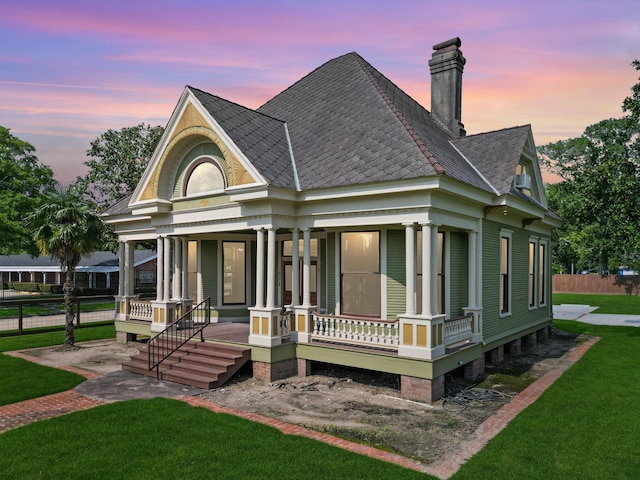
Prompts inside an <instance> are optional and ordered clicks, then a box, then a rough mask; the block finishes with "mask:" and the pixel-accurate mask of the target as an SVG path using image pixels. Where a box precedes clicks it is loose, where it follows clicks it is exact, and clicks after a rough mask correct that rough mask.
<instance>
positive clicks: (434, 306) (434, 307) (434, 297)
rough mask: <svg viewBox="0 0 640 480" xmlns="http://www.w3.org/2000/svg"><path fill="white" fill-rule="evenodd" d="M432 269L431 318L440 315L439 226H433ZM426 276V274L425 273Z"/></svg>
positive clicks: (430, 271)
mask: <svg viewBox="0 0 640 480" xmlns="http://www.w3.org/2000/svg"><path fill="white" fill-rule="evenodd" d="M430 254H431V268H430V269H429V276H430V282H429V283H430V284H431V285H430V291H431V302H430V303H431V311H430V312H429V313H430V314H431V316H434V315H438V314H439V313H440V312H439V311H438V225H435V224H431V251H430ZM423 276H424V272H423Z"/></svg>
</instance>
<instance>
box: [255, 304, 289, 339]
mask: <svg viewBox="0 0 640 480" xmlns="http://www.w3.org/2000/svg"><path fill="white" fill-rule="evenodd" d="M281 312H282V309H281V308H280V307H251V308H249V317H250V328H251V330H250V332H251V333H250V334H249V343H250V344H251V345H259V346H262V347H273V346H276V345H280V344H281V343H282V333H281V332H280V315H281Z"/></svg>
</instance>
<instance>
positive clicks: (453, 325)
mask: <svg viewBox="0 0 640 480" xmlns="http://www.w3.org/2000/svg"><path fill="white" fill-rule="evenodd" d="M472 321H473V315H465V316H464V317H459V318H453V319H451V320H445V322H444V344H445V345H446V346H449V345H454V344H456V343H460V342H465V341H469V340H471V336H472V335H473V330H472V325H471V323H472Z"/></svg>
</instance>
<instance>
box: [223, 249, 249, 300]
mask: <svg viewBox="0 0 640 480" xmlns="http://www.w3.org/2000/svg"><path fill="white" fill-rule="evenodd" d="M246 255H247V247H246V244H245V242H226V241H225V242H222V265H223V270H222V275H223V279H222V282H223V283H222V284H223V294H222V303H223V305H238V304H240V305H242V304H245V303H246V273H245V272H246V271H245V265H246Z"/></svg>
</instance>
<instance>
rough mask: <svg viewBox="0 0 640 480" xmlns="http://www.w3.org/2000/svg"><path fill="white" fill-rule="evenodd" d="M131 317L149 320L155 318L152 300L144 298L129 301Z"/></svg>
mask: <svg viewBox="0 0 640 480" xmlns="http://www.w3.org/2000/svg"><path fill="white" fill-rule="evenodd" d="M129 318H130V319H132V320H147V321H149V322H150V321H151V320H152V319H153V306H152V305H151V302H149V301H144V300H130V301H129Z"/></svg>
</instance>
